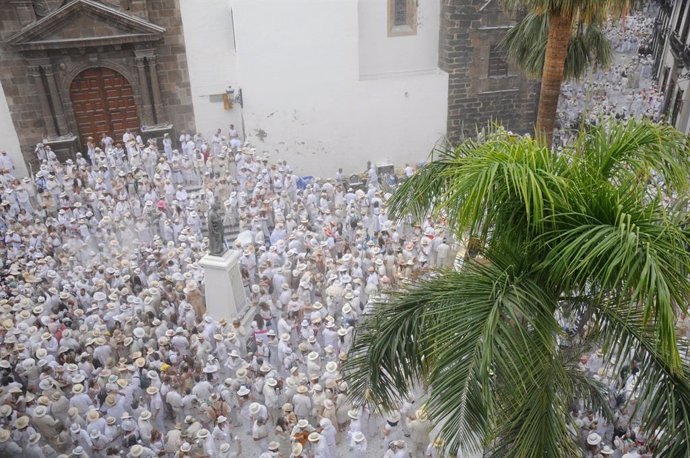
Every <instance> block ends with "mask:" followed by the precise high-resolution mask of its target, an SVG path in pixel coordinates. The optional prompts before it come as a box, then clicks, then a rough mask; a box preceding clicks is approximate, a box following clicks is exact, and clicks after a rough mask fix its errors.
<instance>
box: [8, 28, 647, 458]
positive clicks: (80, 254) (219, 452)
mask: <svg viewBox="0 0 690 458" xmlns="http://www.w3.org/2000/svg"><path fill="white" fill-rule="evenodd" d="M649 21H650V20H649V19H647V18H646V16H634V17H631V18H629V19H628V20H627V21H626V23H625V26H624V27H623V26H622V25H615V26H614V25H612V26H611V27H610V30H609V34H610V35H611V36H612V37H613V41H614V46H615V49H616V51H617V52H618V53H619V54H620V55H621V56H622V57H621V58H620V59H619V62H618V63H617V65H616V66H614V67H613V68H612V69H610V70H607V71H604V70H597V71H596V72H595V77H594V78H592V79H586V80H585V81H584V82H582V83H569V84H567V85H565V86H564V89H563V97H562V105H561V110H560V122H561V126H562V128H563V132H562V135H561V138H563V139H565V138H567V133H565V129H566V128H570V127H573V126H576V125H579V123H580V122H581V120H582V116H585V117H586V118H587V120H588V122H597V121H598V120H599V119H601V117H602V116H615V117H621V118H626V117H629V116H647V117H651V118H656V117H657V116H658V112H659V108H660V100H661V98H660V94H658V93H657V92H656V91H655V90H654V89H653V88H652V87H649V85H648V84H646V83H645V81H647V80H648V79H649V78H650V72H651V62H650V57H649V56H648V55H644V53H643V54H639V53H638V51H639V50H640V48H641V47H642V48H643V47H644V46H645V43H646V42H647V40H648V36H647V35H648V33H649V31H651V29H652V28H651V26H650V24H649ZM585 100H588V102H585ZM583 113H584V114H583ZM176 140H177V139H176ZM35 152H36V155H37V160H38V163H39V164H40V168H39V169H38V170H37V173H36V174H35V175H34V176H32V177H26V178H23V179H18V178H16V177H15V176H14V175H13V173H14V165H13V163H12V159H11V158H10V156H9V155H8V154H7V153H6V152H2V153H0V205H1V208H2V210H1V211H0V234H1V237H0V270H1V271H2V276H1V277H0V456H11V455H14V456H22V457H29V458H41V457H55V456H61V457H64V456H69V457H79V458H83V457H120V456H126V457H128V458H129V457H153V456H170V457H176V458H182V457H233V456H235V457H240V456H241V457H261V458H264V457H281V456H282V457H315V458H336V457H339V456H341V457H342V456H356V455H358V456H384V457H386V458H391V457H393V458H401V457H409V456H411V457H414V458H418V457H431V458H436V457H437V456H440V450H441V448H442V446H443V444H442V442H441V441H440V440H436V439H435V438H434V436H433V435H432V434H431V432H432V425H431V423H430V422H429V420H428V419H427V416H426V413H425V411H424V406H423V397H422V398H421V399H419V400H414V399H409V400H408V401H406V402H405V403H403V404H402V405H400V408H399V409H398V410H395V411H393V412H387V413H385V414H380V413H377V412H372V411H370V410H369V408H368V407H367V406H365V405H355V404H353V402H352V400H351V399H350V397H349V396H348V383H347V381H346V380H344V379H343V376H342V373H341V366H342V364H343V363H344V362H345V361H347V359H348V352H349V349H350V347H351V345H352V338H353V330H354V328H355V326H356V325H357V323H358V322H359V320H361V318H362V316H363V315H365V314H366V313H367V311H368V310H369V309H370V308H371V307H373V306H374V305H373V304H374V303H375V300H376V299H385V295H386V292H387V291H388V290H389V289H390V288H394V287H395V286H396V285H397V284H398V283H399V282H401V281H404V280H405V279H406V278H410V277H412V276H414V275H420V274H423V273H424V272H425V271H427V269H428V268H433V267H450V266H452V265H453V262H454V260H455V256H456V252H457V250H458V244H457V242H456V240H455V239H454V238H453V235H452V234H451V233H448V232H447V231H446V229H445V222H444V221H442V220H426V221H423V222H421V223H420V224H412V223H411V222H409V221H390V220H389V219H388V218H387V215H386V202H387V200H388V199H389V198H390V193H389V192H388V186H387V184H386V185H385V186H382V185H381V184H380V183H379V177H378V171H377V168H376V167H375V166H370V167H368V169H367V171H366V172H365V173H364V174H363V175H364V178H365V179H364V180H363V182H364V183H366V184H365V185H363V186H362V187H360V188H354V187H352V185H351V184H350V183H349V181H348V180H347V179H346V178H345V177H344V176H343V175H342V173H341V172H339V173H338V174H337V175H336V177H335V178H334V179H319V178H316V179H314V180H307V181H306V182H305V180H303V179H302V178H301V177H299V176H298V175H297V174H296V173H295V172H294V171H293V170H292V169H291V168H290V166H289V165H288V164H287V163H286V162H285V161H277V162H273V161H271V158H270V157H268V156H266V155H258V154H257V153H256V151H255V149H254V148H252V147H251V146H250V145H247V144H243V143H242V141H241V140H240V138H239V135H238V133H237V130H236V129H235V128H234V126H231V127H230V129H229V130H228V133H227V135H226V136H223V134H222V132H221V131H220V130H218V132H217V133H215V134H214V135H213V136H212V138H211V139H209V140H208V141H207V140H206V139H204V138H203V137H202V136H201V135H199V134H197V135H189V134H185V133H182V135H181V136H180V137H179V141H173V139H171V138H170V137H169V136H167V135H166V136H165V137H164V138H162V139H160V141H159V142H157V141H155V140H153V141H149V142H144V141H143V140H142V139H141V137H139V136H137V135H135V134H134V133H131V132H129V131H128V132H126V133H125V134H124V136H123V137H122V138H121V139H113V138H111V137H109V136H108V135H106V134H103V136H102V138H101V139H99V140H98V141H96V140H93V139H90V141H89V142H88V144H87V147H86V150H85V152H84V154H79V153H78V154H77V155H76V157H75V158H74V159H70V160H67V161H65V162H64V163H61V162H60V161H59V160H58V159H57V156H56V155H55V153H54V152H53V151H51V149H50V147H49V146H46V145H43V144H38V145H37V147H36V151H35ZM413 173H414V167H411V166H406V167H405V168H404V171H403V173H402V177H401V178H402V179H404V178H406V177H409V176H411V175H412V174H413ZM216 202H221V203H222V207H223V208H224V222H225V224H226V225H227V226H233V227H238V229H239V230H240V231H242V232H244V233H245V234H250V237H248V238H246V237H245V238H244V239H242V241H240V240H239V239H238V240H236V241H232V240H227V241H226V242H227V243H228V248H235V249H239V250H241V253H242V254H241V258H240V265H241V270H242V276H243V279H244V282H245V288H246V293H247V297H248V300H249V302H250V306H251V307H252V310H253V312H252V314H251V316H250V319H249V320H247V321H242V320H241V319H240V317H238V319H236V320H234V321H233V322H227V321H225V320H223V319H221V320H216V319H215V318H214V317H212V316H209V315H208V314H206V310H205V300H204V291H205V290H208V289H209V288H213V287H214V285H212V284H205V283H204V275H203V269H202V268H201V267H200V265H199V260H200V259H201V258H202V257H203V256H204V255H206V254H207V252H208V239H207V238H206V237H205V224H206V215H207V212H208V211H209V209H210V208H211V207H213V205H214V203H216ZM564 325H566V324H565V323H564ZM581 367H582V370H583V371H588V372H590V373H591V375H592V376H593V377H595V378H598V379H600V380H604V381H606V382H607V383H608V384H609V385H610V394H611V406H612V407H614V409H616V412H617V415H616V418H615V421H614V422H613V423H611V422H607V421H606V420H605V419H603V418H598V417H597V416H596V415H595V414H594V413H593V412H591V411H587V410H586V409H583V408H582V406H579V405H574V406H573V409H572V411H571V415H573V417H574V419H575V424H576V425H577V426H578V427H579V428H580V429H579V430H576V429H574V430H573V431H572V433H573V434H574V435H575V436H576V437H580V438H581V442H582V444H583V448H584V449H586V453H587V456H601V457H608V456H612V457H615V458H620V457H624V458H636V457H640V456H646V455H645V453H646V448H645V442H646V435H645V431H644V430H642V429H641V428H640V427H639V421H637V419H636V417H632V418H631V416H630V414H629V412H628V407H627V406H628V403H627V402H625V401H627V400H629V399H631V398H634V386H635V385H634V382H635V377H636V376H637V375H636V374H637V368H636V367H634V365H632V367H629V368H627V369H626V372H625V373H623V374H613V373H611V371H610V369H609V368H608V365H607V364H606V362H604V361H602V360H601V354H600V353H599V352H595V353H594V354H592V355H591V356H590V357H586V358H583V360H582V362H581ZM633 401H636V399H633Z"/></svg>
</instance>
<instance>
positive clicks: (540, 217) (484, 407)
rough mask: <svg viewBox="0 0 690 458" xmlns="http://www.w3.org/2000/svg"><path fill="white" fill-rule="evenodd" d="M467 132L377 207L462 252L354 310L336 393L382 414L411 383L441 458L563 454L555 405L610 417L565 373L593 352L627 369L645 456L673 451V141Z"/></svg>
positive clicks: (567, 447)
mask: <svg viewBox="0 0 690 458" xmlns="http://www.w3.org/2000/svg"><path fill="white" fill-rule="evenodd" d="M484 137H485V139H484V140H466V141H465V142H463V143H462V144H460V145H459V146H458V147H457V148H455V149H453V150H445V151H438V152H437V154H438V156H437V158H436V159H435V160H433V161H432V162H430V163H429V164H428V165H426V166H425V167H423V168H422V169H421V170H420V171H419V172H418V173H416V174H415V175H414V176H413V177H411V178H410V179H409V180H408V181H406V182H405V183H404V184H403V185H402V186H401V187H400V188H399V190H398V191H397V192H396V193H395V194H394V196H393V197H392V199H391V201H390V202H389V207H388V211H389V213H390V215H392V217H395V218H403V217H412V218H413V219H415V220H417V221H422V220H423V219H424V218H426V217H429V216H434V215H435V216H442V217H444V218H446V219H447V220H448V221H449V224H450V225H451V228H452V229H453V232H454V233H455V234H458V235H461V234H465V235H466V236H470V237H474V238H476V240H478V242H479V246H480V249H479V252H480V254H479V255H478V256H477V258H475V259H471V258H470V259H468V260H466V262H465V263H464V265H463V267H462V268H461V269H460V270H458V271H454V270H445V271H439V272H436V273H434V274H432V275H427V276H425V277H423V278H422V279H419V280H415V281H412V282H410V283H409V284H407V285H406V286H404V287H402V288H401V289H400V290H399V291H395V292H392V293H390V294H389V295H388V297H387V298H386V299H385V300H382V301H381V303H380V304H377V305H376V306H375V307H374V310H373V312H371V313H370V314H368V315H366V316H365V318H364V320H363V322H362V325H361V327H359V328H358V329H357V331H356V334H355V343H354V346H353V350H352V354H351V358H350V360H349V361H348V363H347V365H346V368H345V373H346V374H347V377H348V379H349V381H350V386H351V388H352V393H353V396H354V397H355V398H356V399H357V400H358V401H360V402H369V403H370V404H371V405H372V406H375V407H376V408H378V409H380V410H382V411H386V410H388V409H391V408H393V407H394V406H395V405H398V403H399V402H400V400H401V399H403V398H405V397H406V396H409V395H410V393H414V392H418V391H419V390H420V389H422V388H420V387H424V389H425V396H424V397H425V406H426V407H425V408H426V410H427V413H428V415H429V417H430V419H431V420H432V421H433V422H434V423H435V424H436V425H437V426H438V427H439V430H440V435H441V437H442V438H443V439H444V444H445V447H446V449H447V451H448V452H449V453H453V454H454V453H455V452H456V451H457V450H458V449H459V448H461V449H463V450H464V451H466V452H474V453H481V452H484V453H489V454H490V455H491V456H502V457H507V456H510V457H513V456H515V457H567V456H580V453H581V451H578V444H577V441H576V440H575V439H574V437H573V434H572V431H574V430H573V429H572V428H573V418H572V417H571V416H570V415H569V410H570V406H571V405H572V403H573V402H574V401H578V402H582V403H584V405H585V406H586V408H589V409H592V410H594V411H596V412H598V413H599V414H601V415H604V416H605V417H608V418H610V417H611V412H610V409H609V398H608V393H607V389H606V387H605V386H604V385H603V384H602V383H600V382H598V381H596V380H595V379H593V378H590V377H589V376H588V375H586V374H585V373H584V372H583V371H581V370H580V369H579V368H578V361H579V359H580V357H582V356H583V355H584V354H587V353H589V352H592V351H593V350H594V349H596V348H599V347H601V348H602V349H603V352H604V360H605V361H609V364H610V369H611V371H612V373H613V374H618V373H620V371H621V370H624V368H625V367H626V366H628V365H630V364H631V362H633V361H634V362H635V364H639V369H640V373H639V379H638V380H639V385H638V386H637V387H636V388H635V390H634V393H630V392H629V393H628V395H629V396H630V406H631V407H640V414H641V415H642V421H643V425H644V426H645V428H646V430H647V431H652V432H655V433H654V434H651V436H652V437H650V447H654V449H655V455H654V456H673V457H681V456H690V381H689V380H690V379H689V378H688V377H689V373H688V361H687V360H686V359H685V355H686V354H687V344H685V343H683V342H682V341H681V340H680V339H679V337H678V336H677V335H676V330H675V326H676V320H677V318H678V316H679V314H680V313H686V312H687V306H686V301H687V299H688V295H689V293H690V281H689V278H690V277H688V275H689V274H690V253H689V252H688V242H689V241H690V240H689V235H690V234H689V233H688V231H687V230H686V229H684V228H685V225H686V223H687V220H688V217H687V200H686V197H687V196H688V183H689V181H688V180H689V178H690V163H689V162H688V159H687V158H688V145H687V143H686V138H685V137H684V136H683V135H682V134H680V133H678V132H677V131H675V130H674V129H673V128H671V127H668V126H661V125H654V124H651V123H648V122H635V121H631V122H628V123H625V124H622V123H612V124H607V125H602V126H599V127H595V128H593V129H592V130H590V131H588V132H584V133H582V134H581V135H580V136H579V137H578V139H577V140H576V141H575V142H574V143H573V144H572V145H570V146H568V147H567V148H565V149H564V151H563V152H562V153H560V154H558V155H556V154H553V153H551V151H550V149H549V148H548V147H546V146H545V145H543V144H542V143H540V142H537V141H534V140H533V139H531V138H529V137H518V136H514V135H512V134H510V133H507V132H505V131H504V130H501V129H494V130H493V131H492V132H490V133H489V134H487V135H485V136H484ZM559 318H563V319H565V322H567V323H569V325H568V326H564V325H563V322H562V321H559ZM681 347H682V348H684V350H683V354H681V352H680V351H679V348H681Z"/></svg>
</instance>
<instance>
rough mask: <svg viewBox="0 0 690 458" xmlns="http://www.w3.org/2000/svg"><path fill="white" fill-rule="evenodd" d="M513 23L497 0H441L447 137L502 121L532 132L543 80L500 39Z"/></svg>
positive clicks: (452, 138)
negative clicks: (530, 74)
mask: <svg viewBox="0 0 690 458" xmlns="http://www.w3.org/2000/svg"><path fill="white" fill-rule="evenodd" d="M514 23H515V20H514V17H513V16H512V15H511V14H509V13H506V12H505V11H503V10H502V8H501V2H500V1H499V0H441V27H440V32H439V33H440V37H439V67H440V68H441V69H442V70H444V71H446V72H448V139H449V140H450V141H451V142H457V141H458V140H460V139H461V138H463V137H465V136H472V135H474V134H475V133H476V132H477V129H478V128H479V129H481V128H483V127H486V126H487V125H488V124H489V123H492V122H498V123H500V124H502V125H503V126H504V127H505V128H506V129H509V130H512V131H513V132H519V133H531V132H533V131H534V123H535V122H536V116H537V106H538V103H539V82H538V81H534V80H529V79H527V78H525V77H524V76H523V75H522V74H521V72H520V71H519V70H518V68H517V67H515V66H514V65H513V64H510V63H508V61H507V59H506V55H505V53H504V52H503V50H502V49H501V47H500V46H498V44H499V43H500V41H501V40H502V39H503V37H504V36H505V33H506V32H507V31H508V29H510V27H511V26H512V25H513V24H514Z"/></svg>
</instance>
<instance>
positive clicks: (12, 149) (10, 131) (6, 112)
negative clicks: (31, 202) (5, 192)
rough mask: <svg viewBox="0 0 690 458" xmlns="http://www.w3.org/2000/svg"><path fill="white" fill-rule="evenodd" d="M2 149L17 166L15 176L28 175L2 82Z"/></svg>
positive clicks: (0, 121)
mask: <svg viewBox="0 0 690 458" xmlns="http://www.w3.org/2000/svg"><path fill="white" fill-rule="evenodd" d="M0 151H7V154H8V155H9V156H10V157H11V158H12V162H14V167H15V171H14V173H13V175H14V176H17V177H24V176H26V175H27V169H26V164H25V163H24V158H23V157H22V150H21V146H20V145H19V137H17V131H16V129H15V128H14V123H12V116H11V115H10V108H9V107H8V106H7V98H6V97H5V91H4V89H3V87H2V84H0Z"/></svg>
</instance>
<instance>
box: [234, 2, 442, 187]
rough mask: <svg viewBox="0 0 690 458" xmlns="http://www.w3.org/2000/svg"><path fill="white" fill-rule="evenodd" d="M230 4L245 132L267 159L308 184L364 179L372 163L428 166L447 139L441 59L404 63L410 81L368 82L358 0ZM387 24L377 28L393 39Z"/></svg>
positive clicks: (377, 78)
mask: <svg viewBox="0 0 690 458" xmlns="http://www.w3.org/2000/svg"><path fill="white" fill-rule="evenodd" d="M364 1H366V0H364ZM379 1H380V2H382V3H385V2H383V0H377V2H379ZM230 3H231V5H232V9H233V11H234V18H235V21H234V23H235V35H236V42H237V66H238V72H239V75H240V78H239V81H240V85H241V87H242V89H243V94H244V111H243V112H244V119H245V125H246V128H247V135H248V139H249V140H250V141H251V142H252V143H253V144H256V145H257V149H258V150H259V151H267V152H269V153H271V154H272V155H273V156H274V157H276V158H278V159H287V160H288V162H289V163H291V164H293V165H294V166H295V168H296V170H297V171H298V173H300V174H303V175H321V176H331V175H333V174H334V173H335V171H336V170H337V168H338V167H343V169H344V170H345V172H346V173H351V172H354V171H361V170H363V168H364V167H365V164H366V162H367V161H368V160H372V161H374V162H377V163H382V162H393V163H395V164H400V165H402V164H403V163H405V162H410V161H419V160H423V159H425V158H426V157H427V155H428V153H429V152H430V150H431V149H432V147H433V146H434V144H435V143H436V142H437V141H438V140H439V139H440V138H442V136H443V135H444V132H445V130H446V113H447V87H448V77H447V75H446V74H445V73H444V72H442V71H440V70H438V69H437V68H436V67H435V65H434V66H433V68H432V65H431V64H430V62H431V59H428V60H427V61H425V63H423V64H419V65H418V66H417V68H412V67H410V66H409V65H411V64H410V61H408V60H402V61H400V62H402V63H405V65H408V67H406V68H407V70H408V71H406V72H401V71H400V70H402V69H404V68H405V67H401V66H397V67H396V66H392V67H391V70H392V72H390V71H387V70H386V68H384V67H378V68H379V70H380V72H379V73H378V74H377V75H371V76H370V77H369V78H366V79H360V52H361V47H360V43H359V40H360V37H361V33H360V23H359V21H360V18H361V15H360V9H359V4H360V2H359V1H358V0H289V1H288V0H230ZM381 21H382V23H381V24H377V25H376V27H377V28H381V29H382V30H383V31H384V33H387V31H386V18H385V16H384V17H383V18H381ZM366 24H369V25H368V26H371V24H370V23H368V22H367V23H365V24H362V26H363V25H366ZM365 35H366V34H365ZM436 35H437V34H436ZM391 39H400V38H391ZM437 40H438V38H436V42H435V43H434V44H433V46H430V53H431V54H432V55H434V53H435V52H436V49H437V46H438V41H437ZM400 43H402V42H400ZM396 46H397V45H396ZM413 47H414V48H415V49H419V48H418V47H417V46H416V45H415V46H413ZM377 52H379V53H381V55H382V56H383V55H384V54H386V53H389V52H390V53H393V54H398V53H401V52H404V49H401V48H397V47H396V49H388V48H386V47H385V46H384V47H382V48H381V49H379V51H377ZM382 58H383V57H382ZM387 58H388V56H386V59H387ZM433 60H434V61H435V60H436V58H435V57H434V58H433ZM393 62H395V59H393ZM424 68H426V71H422V72H420V71H418V70H422V69H424ZM262 133H265V134H266V136H265V138H263V141H261V140H260V138H259V134H262Z"/></svg>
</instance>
